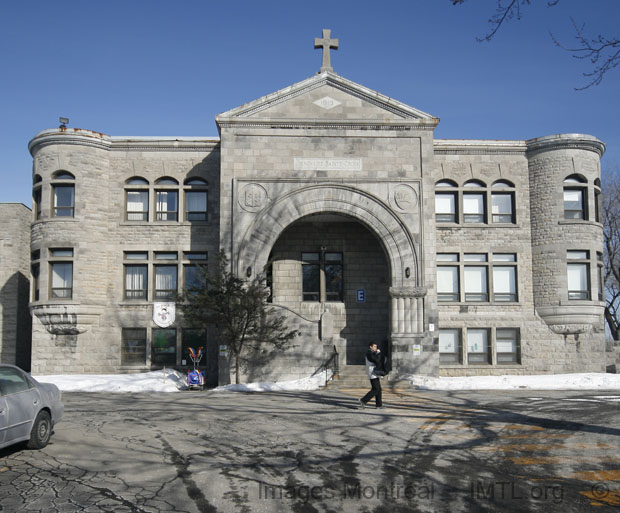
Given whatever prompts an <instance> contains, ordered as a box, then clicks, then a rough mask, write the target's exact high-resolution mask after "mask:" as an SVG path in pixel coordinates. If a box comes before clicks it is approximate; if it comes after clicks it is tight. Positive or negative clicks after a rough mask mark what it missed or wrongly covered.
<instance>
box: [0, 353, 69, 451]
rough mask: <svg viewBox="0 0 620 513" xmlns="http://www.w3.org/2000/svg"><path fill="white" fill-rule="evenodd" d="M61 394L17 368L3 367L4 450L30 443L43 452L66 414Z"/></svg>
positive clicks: (0, 435) (0, 423)
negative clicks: (55, 426)
mask: <svg viewBox="0 0 620 513" xmlns="http://www.w3.org/2000/svg"><path fill="white" fill-rule="evenodd" d="M64 409H65V407H64V405H63V404H62V400H61V395H60V390H58V387H57V386H56V385H53V384H51V383H39V382H38V381H37V380H35V379H34V378H33V377H32V376H30V375H29V374H27V373H26V372H24V371H23V370H21V369H20V368H19V367H15V366H14V365H4V364H2V365H0V449H1V448H3V447H6V446H8V445H12V444H15V443H18V442H23V441H26V440H27V441H28V447H29V448H30V449H42V448H43V447H45V446H46V445H47V443H48V442H49V440H50V437H51V436H52V430H53V428H54V425H55V424H56V423H57V422H58V421H59V420H60V419H61V417H62V414H63V412H64Z"/></svg>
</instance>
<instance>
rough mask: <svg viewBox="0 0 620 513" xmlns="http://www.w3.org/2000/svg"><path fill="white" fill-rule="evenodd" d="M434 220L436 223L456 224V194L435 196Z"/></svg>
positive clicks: (438, 194)
mask: <svg viewBox="0 0 620 513" xmlns="http://www.w3.org/2000/svg"><path fill="white" fill-rule="evenodd" d="M435 219H436V220H437V222H438V223H456V222H457V219H456V193H453V192H442V193H439V192H438V193H436V194H435Z"/></svg>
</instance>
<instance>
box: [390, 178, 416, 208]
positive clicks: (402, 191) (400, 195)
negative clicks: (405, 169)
mask: <svg viewBox="0 0 620 513" xmlns="http://www.w3.org/2000/svg"><path fill="white" fill-rule="evenodd" d="M392 203H393V206H394V207H395V208H397V209H398V210H400V211H401V212H404V213H409V214H410V213H413V212H415V211H416V208H417V206H418V193H417V192H416V191H415V189H414V188H413V187H411V186H410V185H405V184H400V185H397V186H396V187H394V190H393V191H392Z"/></svg>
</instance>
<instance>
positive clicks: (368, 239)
mask: <svg viewBox="0 0 620 513" xmlns="http://www.w3.org/2000/svg"><path fill="white" fill-rule="evenodd" d="M269 265H270V267H269V270H270V278H271V290H272V298H273V303H274V305H277V306H278V307H282V308H286V309H288V310H289V311H291V312H295V313H296V314H297V315H298V316H299V317H300V318H302V319H305V320H309V321H314V322H316V323H319V322H320V324H318V325H315V326H316V327H317V328H319V329H318V330H317V329H312V328H310V330H309V331H310V332H309V333H306V337H305V343H312V341H313V340H315V341H316V342H315V343H317V342H318V343H319V344H322V345H324V346H326V347H325V348H324V349H325V352H326V353H327V352H329V354H331V352H332V351H333V348H334V347H335V348H336V350H337V352H338V354H339V361H340V365H363V364H364V354H365V353H366V350H367V346H368V343H369V342H370V341H374V342H377V343H378V344H379V345H380V346H382V347H383V349H384V350H387V349H388V346H389V344H388V342H389V337H390V331H389V320H390V296H389V276H390V269H389V266H388V263H387V258H386V255H385V251H384V249H383V247H382V245H381V243H380V242H379V240H378V239H377V237H376V236H375V235H374V234H373V233H372V232H371V231H370V230H369V229H368V228H367V227H366V226H365V225H363V224H362V223H360V222H359V221H357V220H356V219H354V218H352V217H350V216H343V215H336V214H331V213H330V214H313V215H310V216H306V217H303V218H301V219H298V220H297V221H295V222H293V223H291V224H290V225H289V226H288V227H287V228H286V229H285V230H284V231H283V232H282V233H281V235H280V237H279V238H278V240H277V241H276V243H275V244H274V246H273V248H272V251H271V255H270V264H269ZM307 328H308V326H306V329H307ZM317 336H318V337H319V339H320V341H317V340H316V337H317Z"/></svg>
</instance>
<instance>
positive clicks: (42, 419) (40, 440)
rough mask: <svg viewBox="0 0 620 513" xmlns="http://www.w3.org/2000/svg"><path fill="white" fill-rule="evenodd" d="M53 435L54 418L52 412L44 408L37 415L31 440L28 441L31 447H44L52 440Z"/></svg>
mask: <svg viewBox="0 0 620 513" xmlns="http://www.w3.org/2000/svg"><path fill="white" fill-rule="evenodd" d="M51 436H52V418H51V417H50V414H49V413H48V412H47V411H45V410H42V411H40V412H39V414H38V415H37V418H36V419H35V420H34V424H33V425H32V432H31V433H30V440H29V441H28V448H29V449H43V447H45V446H46V445H47V442H49V441H50V437H51Z"/></svg>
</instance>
